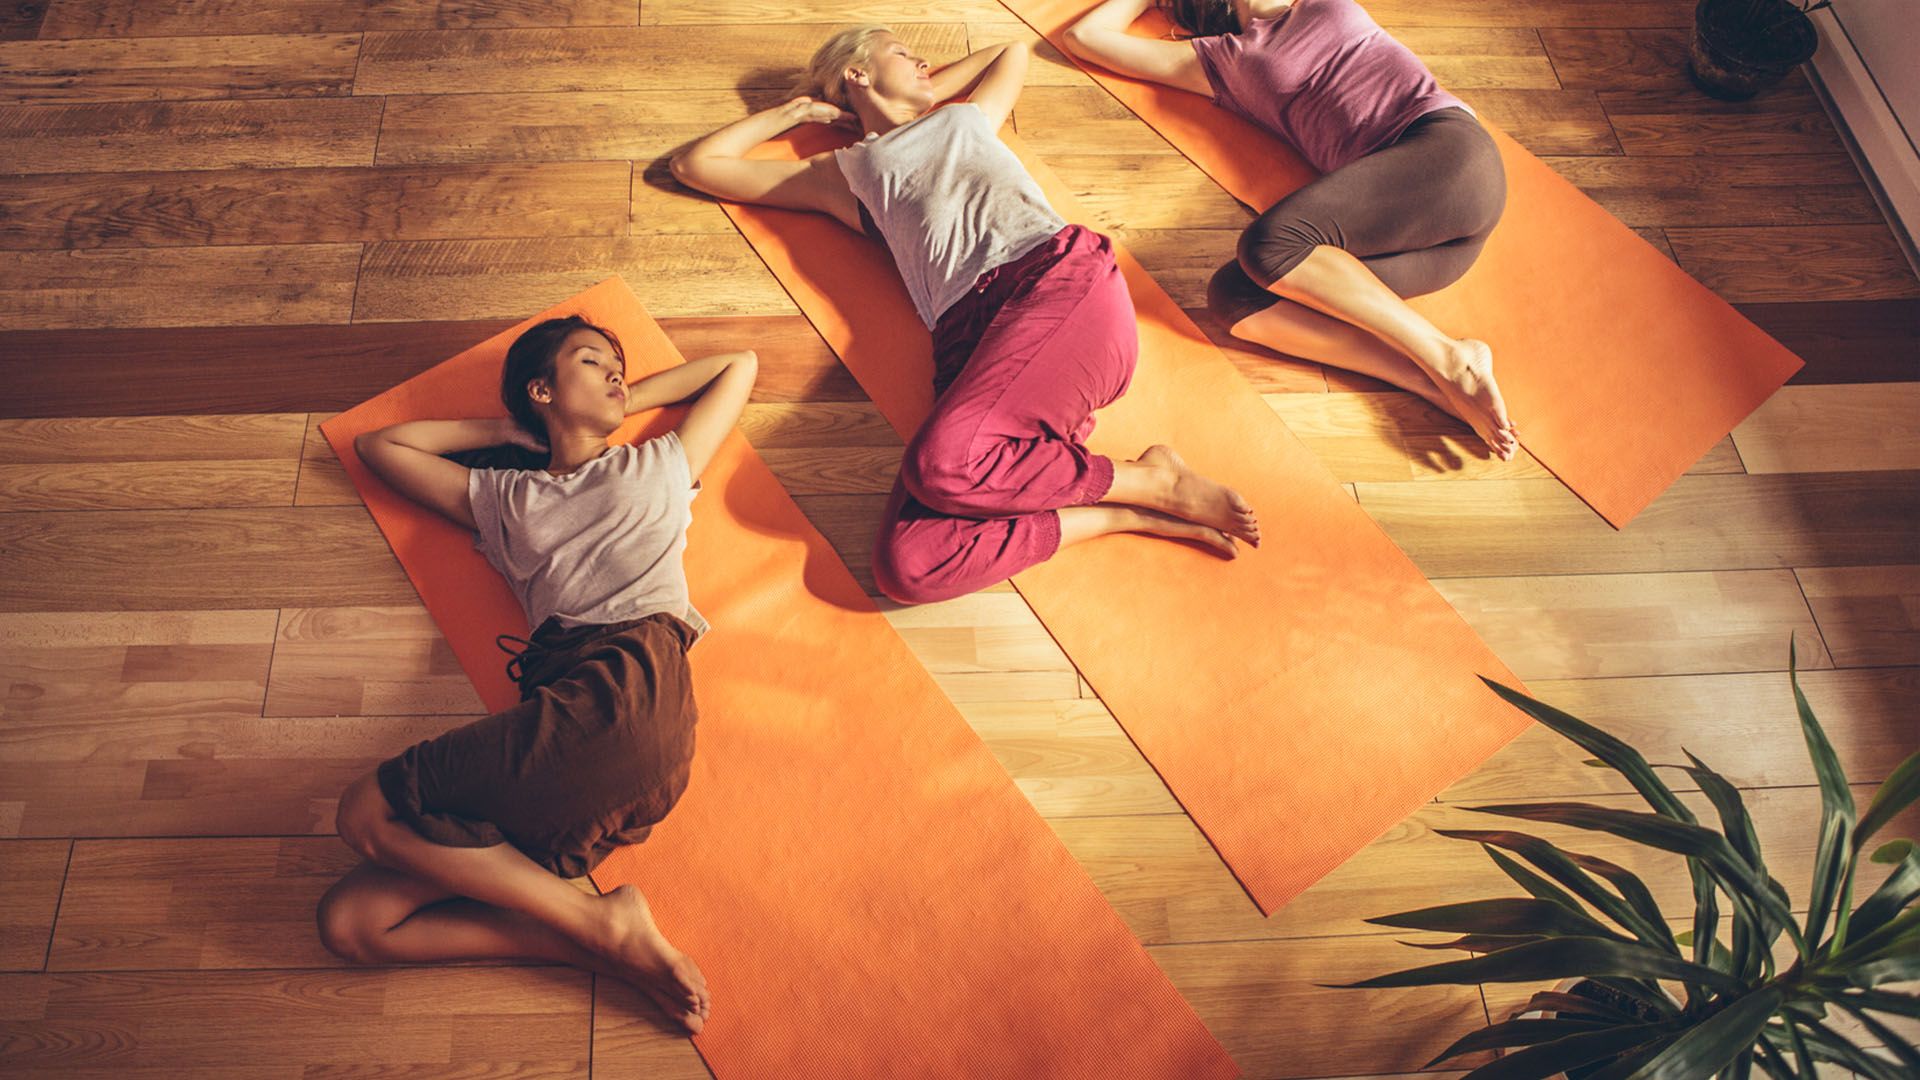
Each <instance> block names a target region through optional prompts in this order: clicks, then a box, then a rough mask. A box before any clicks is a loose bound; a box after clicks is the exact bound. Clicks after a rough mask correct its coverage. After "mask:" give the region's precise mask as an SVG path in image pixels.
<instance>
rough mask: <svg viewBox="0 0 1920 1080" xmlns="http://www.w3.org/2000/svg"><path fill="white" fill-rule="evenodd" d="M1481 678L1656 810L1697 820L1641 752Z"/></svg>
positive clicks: (1513, 691)
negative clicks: (1609, 770) (1614, 774)
mask: <svg viewBox="0 0 1920 1080" xmlns="http://www.w3.org/2000/svg"><path fill="white" fill-rule="evenodd" d="M1480 681H1481V682H1483V683H1486V684H1487V686H1488V687H1489V688H1490V689H1492V690H1493V692H1494V693H1496V694H1498V695H1500V697H1501V698H1503V699H1504V700H1506V701H1507V703H1508V704H1511V705H1513V706H1514V707H1515V708H1517V709H1519V710H1520V711H1521V712H1523V713H1526V714H1527V715H1528V716H1531V717H1533V718H1534V719H1535V720H1538V721H1540V723H1541V724H1542V725H1544V726H1546V727H1548V728H1551V729H1552V730H1553V731H1555V732H1558V733H1559V734H1561V735H1563V736H1565V737H1566V738H1567V739H1569V740H1571V741H1572V742H1573V743H1575V744H1576V745H1578V746H1579V747H1580V748H1581V749H1582V750H1585V751H1587V752H1588V753H1590V754H1592V755H1593V756H1594V757H1596V758H1599V759H1600V760H1601V761H1604V762H1606V763H1607V765H1609V766H1610V767H1612V768H1613V770H1614V771H1615V772H1618V773H1619V774H1620V775H1621V776H1624V777H1626V779H1627V783H1629V784H1632V785H1633V789H1634V790H1635V791H1638V792H1639V793H1640V797H1641V798H1643V799H1645V800H1647V805H1648V806H1651V807H1653V809H1654V811H1655V812H1657V813H1660V814H1664V815H1665V816H1667V817H1670V818H1673V819H1675V820H1676V821H1685V822H1692V821H1693V820H1694V817H1693V811H1691V810H1689V809H1687V808H1686V805H1685V804H1683V803H1682V802H1681V801H1680V797H1679V796H1677V795H1675V794H1674V793H1673V789H1672V788H1669V787H1668V786H1667V785H1666V784H1665V783H1662V782H1661V780H1660V778H1659V777H1658V776H1655V775H1654V773H1653V766H1651V765H1648V764H1647V759H1646V758H1644V757H1642V756H1641V754H1640V751H1638V750H1635V749H1634V748H1633V747H1631V746H1628V745H1627V744H1626V743H1624V742H1622V741H1620V740H1619V739H1617V738H1615V737H1613V736H1612V735H1609V734H1607V733H1606V732H1604V731H1601V730H1600V729H1599V728H1597V727H1594V726H1593V725H1592V724H1589V723H1587V722H1586V721H1584V720H1581V719H1578V718H1577V717H1573V716H1569V715H1568V714H1566V713H1563V712H1561V711H1560V710H1559V709H1556V708H1554V707H1553V706H1551V705H1548V704H1545V703H1544V702H1539V701H1535V700H1534V699H1532V698H1530V697H1528V696H1527V695H1525V694H1523V693H1521V692H1520V691H1518V690H1513V689H1509V688H1508V687H1505V686H1502V685H1500V684H1499V683H1497V682H1494V681H1493V680H1492V679H1489V678H1487V677H1485V676H1481V678H1480Z"/></svg>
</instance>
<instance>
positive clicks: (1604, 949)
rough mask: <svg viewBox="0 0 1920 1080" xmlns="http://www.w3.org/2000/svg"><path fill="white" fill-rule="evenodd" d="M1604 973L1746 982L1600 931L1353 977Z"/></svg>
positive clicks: (1392, 981)
mask: <svg viewBox="0 0 1920 1080" xmlns="http://www.w3.org/2000/svg"><path fill="white" fill-rule="evenodd" d="M1603 975H1615V976H1625V977H1627V978H1634V979H1672V980H1675V981H1677V982H1697V983H1701V984H1703V985H1706V986H1711V987H1713V988H1715V989H1718V990H1723V991H1726V992H1728V993H1739V992H1741V991H1743V990H1745V989H1746V984H1744V983H1742V982H1740V981H1739V980H1738V979H1735V978H1734V977H1732V976H1731V975H1727V974H1726V973H1724V972H1719V971H1715V970H1714V969H1712V968H1710V967H1702V966H1700V965H1699V964H1694V963H1689V962H1688V961H1685V960H1682V959H1680V958H1679V957H1677V956H1674V955H1673V954H1671V953H1664V952H1660V951H1659V950H1657V949H1649V948H1647V947H1646V946H1644V945H1639V944H1635V943H1632V942H1626V941H1618V940H1615V939H1613V938H1599V937H1562V938H1548V939H1547V940H1545V941H1535V942H1530V943H1528V944H1526V945H1516V946H1514V947H1513V948H1511V949H1502V950H1500V951H1499V952H1497V953H1489V954H1487V955H1486V956H1476V957H1473V958H1472V959H1468V960H1450V961H1447V962H1446V963H1442V964H1430V965H1428V966H1426V967H1419V968H1412V969H1410V970H1407V971H1399V972H1394V973H1393V974H1391V975H1379V976H1376V977H1374V978H1371V979H1365V980H1362V981H1361V982H1357V983H1347V984H1344V985H1346V986H1349V987H1353V988H1369V987H1381V986H1438V985H1445V984H1450V983H1451V984H1458V985H1466V984H1469V983H1476V982H1494V983H1509V982H1544V981H1549V980H1553V979H1566V978H1580V977H1592V976H1603Z"/></svg>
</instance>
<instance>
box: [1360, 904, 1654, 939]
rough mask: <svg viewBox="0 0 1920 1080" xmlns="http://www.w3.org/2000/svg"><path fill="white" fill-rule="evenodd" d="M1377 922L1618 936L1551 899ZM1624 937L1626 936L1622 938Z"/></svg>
mask: <svg viewBox="0 0 1920 1080" xmlns="http://www.w3.org/2000/svg"><path fill="white" fill-rule="evenodd" d="M1367 921H1368V922H1370V923H1373V924H1374V925H1376V926H1392V927H1396V928H1398V929H1401V930H1432V931H1434V932H1436V933H1442V934H1476V935H1483V936H1505V937H1568V936H1575V935H1577V936H1581V937H1618V935H1616V934H1614V933H1613V931H1611V930H1608V929H1607V928H1606V927H1605V926H1602V925H1601V924H1600V923H1598V922H1596V921H1595V920H1593V919H1592V918H1589V917H1588V916H1587V915H1586V914H1584V913H1582V912H1576V911H1569V910H1567V908H1566V907H1565V906H1564V905H1561V904H1556V903H1554V902H1553V901H1551V900H1509V899H1501V900H1469V901H1465V902H1463V903H1458V904H1441V905H1439V906H1437V907H1428V908H1420V909H1418V910H1415V911H1403V912H1400V913H1399V914H1397V915H1382V916H1380V917H1378V918H1373V919H1368V920H1367ZM1621 940H1625V939H1624V938H1622V939H1621Z"/></svg>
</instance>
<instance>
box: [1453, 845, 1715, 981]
mask: <svg viewBox="0 0 1920 1080" xmlns="http://www.w3.org/2000/svg"><path fill="white" fill-rule="evenodd" d="M1435 831H1436V832H1438V833H1439V834H1440V835H1441V836H1446V837H1451V838H1453V839H1456V840H1472V841H1474V842H1476V843H1479V844H1482V845H1489V846H1492V847H1499V848H1505V849H1506V850H1508V851H1511V852H1513V853H1514V854H1516V855H1519V856H1520V857H1522V858H1524V859H1526V860H1527V861H1528V862H1530V863H1532V864H1533V865H1534V866H1535V867H1536V868H1538V869H1539V870H1540V871H1541V872H1542V873H1544V874H1546V875H1547V876H1549V877H1551V878H1552V879H1553V880H1554V881H1556V882H1559V883H1560V884H1561V885H1564V886H1566V887H1567V888H1568V889H1569V890H1571V891H1572V892H1573V894H1574V895H1576V896H1578V897H1579V898H1580V899H1582V900H1584V901H1586V902H1587V903H1589V904H1591V905H1593V907H1594V908H1595V909H1597V910H1598V911H1599V912H1600V913H1601V914H1603V915H1605V916H1606V917H1607V918H1609V919H1612V920H1613V921H1614V922H1615V923H1617V924H1619V926H1620V927H1621V928H1622V929H1624V930H1626V931H1627V932H1628V933H1629V934H1632V935H1633V936H1634V937H1635V938H1637V939H1639V941H1640V942H1641V943H1642V944H1645V945H1649V946H1652V947H1654V948H1660V949H1665V950H1666V951H1668V952H1670V953H1673V954H1674V955H1675V956H1678V955H1680V950H1679V947H1678V946H1676V945H1674V943H1673V934H1672V933H1671V932H1669V931H1668V930H1667V928H1666V922H1665V920H1664V919H1662V918H1661V917H1660V909H1659V908H1658V907H1655V908H1654V909H1653V914H1652V916H1651V917H1649V916H1647V915H1643V914H1641V913H1640V912H1639V911H1638V910H1636V909H1635V907H1634V905H1632V904H1630V903H1628V902H1627V901H1626V900H1624V899H1622V898H1621V897H1619V896H1616V895H1614V894H1613V893H1611V892H1609V891H1607V889H1606V888H1605V887H1603V886H1602V885H1601V884H1600V883H1599V882H1597V881H1595V880H1594V879H1593V877H1592V875H1590V874H1588V873H1587V872H1586V871H1585V870H1583V869H1581V867H1580V865H1579V864H1578V863H1577V862H1575V861H1574V857H1573V856H1571V855H1569V854H1568V853H1567V852H1564V851H1561V850H1560V849H1559V848H1558V847H1555V846H1554V845H1553V844H1552V843H1551V842H1549V841H1547V840H1543V839H1541V838H1540V837H1538V836H1533V835H1530V834H1528V833H1522V832H1512V831H1510V830H1504V829H1500V830H1481V829H1438V830H1435ZM1606 865H1607V866H1609V867H1613V864H1612V863H1607V864H1606ZM1613 869H1615V870H1619V868H1618V867H1613ZM1620 873H1622V874H1626V871H1624V870H1620ZM1626 876H1627V877H1630V878H1631V877H1632V875H1631V874H1626ZM1633 881H1634V884H1636V885H1638V884H1639V879H1638V878H1634V879H1633ZM1640 892H1641V893H1642V894H1645V893H1646V887H1645V886H1644V885H1641V886H1640ZM1647 899H1648V901H1649V903H1650V902H1651V901H1652V896H1651V895H1650V894H1648V895H1647Z"/></svg>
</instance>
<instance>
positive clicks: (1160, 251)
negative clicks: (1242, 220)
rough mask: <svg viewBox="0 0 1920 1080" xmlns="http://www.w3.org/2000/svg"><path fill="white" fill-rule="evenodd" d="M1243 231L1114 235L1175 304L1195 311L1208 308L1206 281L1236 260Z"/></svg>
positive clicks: (1138, 231) (1148, 231)
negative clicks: (1235, 252)
mask: <svg viewBox="0 0 1920 1080" xmlns="http://www.w3.org/2000/svg"><path fill="white" fill-rule="evenodd" d="M1240 232H1241V230H1240V229H1238V228H1227V229H1116V230H1114V231H1113V233H1112V235H1113V239H1114V240H1115V241H1116V242H1118V243H1120V244H1122V245H1124V246H1125V247H1126V249H1127V251H1128V252H1130V253H1131V254H1132V255H1133V257H1134V258H1135V259H1138V260H1139V262H1140V265H1141V266H1142V267H1144V268H1145V269H1146V271H1147V273H1149V274H1151V275H1153V280H1154V281H1155V282H1156V283H1157V284H1158V285H1159V286H1160V288H1162V289H1163V290H1165V291H1166V293H1167V295H1168V296H1170V297H1172V298H1173V302H1174V303H1176V304H1178V305H1180V306H1181V307H1183V308H1187V309H1193V308H1201V307H1205V306H1206V304H1207V281H1208V280H1209V279H1211V278H1212V277H1213V272H1214V271H1215V270H1218V269H1219V268H1220V267H1221V266H1222V265H1224V264H1225V263H1226V262H1227V260H1229V259H1232V258H1234V250H1235V247H1236V245H1237V244H1239V242H1240ZM1242 370H1245V369H1244V368H1243V369H1242Z"/></svg>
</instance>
